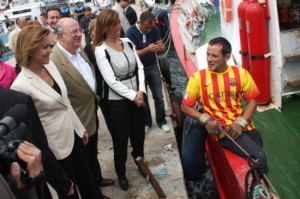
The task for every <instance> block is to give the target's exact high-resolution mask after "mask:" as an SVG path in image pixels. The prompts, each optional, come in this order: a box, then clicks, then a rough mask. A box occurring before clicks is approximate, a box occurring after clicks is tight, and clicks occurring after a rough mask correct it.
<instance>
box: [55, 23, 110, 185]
mask: <svg viewBox="0 0 300 199" xmlns="http://www.w3.org/2000/svg"><path fill="white" fill-rule="evenodd" d="M57 30H58V33H57V39H58V42H57V43H56V45H55V46H54V48H53V49H52V54H51V56H50V59H51V61H52V62H54V63H55V65H56V66H57V68H58V70H59V72H60V74H61V76H62V77H63V79H64V81H65V84H66V86H67V90H68V96H69V99H70V101H71V104H72V107H73V109H74V111H75V112H76V114H77V115H78V117H79V119H80V121H81V122H82V124H83V125H84V127H85V129H86V130H87V133H88V134H89V142H88V143H87V145H86V149H87V154H88V156H89V161H90V166H91V168H92V170H93V172H94V175H95V177H96V179H97V181H98V184H99V185H100V186H110V185H113V184H114V181H113V180H112V179H106V178H103V177H102V174H101V168H100V164H99V161H98V158H97V156H98V148H97V147H98V144H97V143H98V127H99V121H98V117H97V109H98V99H99V97H98V96H97V95H96V88H97V85H96V80H95V71H94V68H93V67H92V64H91V63H90V62H89V61H88V57H87V55H86V54H85V52H84V51H83V49H82V48H81V38H82V32H81V28H80V26H79V24H78V22H77V21H76V20H74V19H72V18H63V19H61V20H60V21H59V22H58V23H57Z"/></svg>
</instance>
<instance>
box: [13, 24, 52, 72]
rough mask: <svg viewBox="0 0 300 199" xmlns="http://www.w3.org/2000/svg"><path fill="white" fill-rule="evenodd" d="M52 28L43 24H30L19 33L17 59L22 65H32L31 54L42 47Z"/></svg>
mask: <svg viewBox="0 0 300 199" xmlns="http://www.w3.org/2000/svg"><path fill="white" fill-rule="evenodd" d="M49 33H50V30H49V29H47V28H43V27H42V26H37V25H29V26H26V27H24V28H23V29H22V31H21V32H20V33H19V34H18V38H17V43H16V53H15V57H16V61H17V63H19V64H20V66H25V67H28V66H29V65H30V59H31V54H32V53H34V52H36V51H37V50H39V49H40V48H41V43H42V41H43V40H44V39H45V38H46V37H47V36H48V35H49Z"/></svg>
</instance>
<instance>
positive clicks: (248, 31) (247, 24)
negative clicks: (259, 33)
mask: <svg viewBox="0 0 300 199" xmlns="http://www.w3.org/2000/svg"><path fill="white" fill-rule="evenodd" d="M246 29H247V33H250V22H249V21H246Z"/></svg>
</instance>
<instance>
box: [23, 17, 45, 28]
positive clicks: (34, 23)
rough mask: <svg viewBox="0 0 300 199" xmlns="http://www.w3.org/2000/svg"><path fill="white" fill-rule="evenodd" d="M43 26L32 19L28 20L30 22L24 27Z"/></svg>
mask: <svg viewBox="0 0 300 199" xmlns="http://www.w3.org/2000/svg"><path fill="white" fill-rule="evenodd" d="M34 25H35V26H42V24H40V22H38V21H36V20H32V19H30V20H28V21H26V22H25V25H24V27H25V26H34Z"/></svg>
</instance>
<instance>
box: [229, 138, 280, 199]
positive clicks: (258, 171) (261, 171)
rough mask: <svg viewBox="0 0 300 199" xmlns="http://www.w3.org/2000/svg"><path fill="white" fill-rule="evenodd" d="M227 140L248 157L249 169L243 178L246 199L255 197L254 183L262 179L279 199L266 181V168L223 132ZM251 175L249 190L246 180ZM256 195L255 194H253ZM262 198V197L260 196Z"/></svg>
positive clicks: (267, 180) (268, 181) (272, 187)
mask: <svg viewBox="0 0 300 199" xmlns="http://www.w3.org/2000/svg"><path fill="white" fill-rule="evenodd" d="M223 133H224V134H225V135H226V137H227V138H228V139H230V140H231V141H232V142H233V143H234V144H235V145H236V146H237V147H238V148H239V149H240V150H241V151H242V152H243V153H244V154H245V155H246V156H247V157H248V159H247V160H248V165H249V167H250V169H249V171H248V172H247V174H246V176H245V193H246V199H252V198H253V197H254V196H255V197H257V196H258V195H257V194H255V195H254V194H253V193H254V187H255V182H256V183H259V180H260V179H262V180H263V181H264V183H265V184H266V186H268V187H271V190H272V191H273V194H274V195H275V196H276V197H277V198H278V199H279V198H280V197H279V195H278V193H277V191H276V189H275V188H274V186H273V185H272V184H271V182H270V180H269V179H268V177H267V175H266V172H267V171H268V168H266V167H264V166H262V165H261V164H260V162H259V161H258V160H255V159H254V157H252V156H250V154H249V153H248V152H247V151H245V150H244V149H243V148H242V147H241V146H240V145H239V144H238V143H237V142H236V141H235V140H234V139H232V138H231V137H230V136H229V135H228V134H227V133H226V132H223ZM250 174H252V182H251V185H250V190H248V189H249V188H248V187H249V186H248V185H249V184H248V180H249V176H250ZM255 193H257V192H255ZM261 196H262V197H264V195H261Z"/></svg>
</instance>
